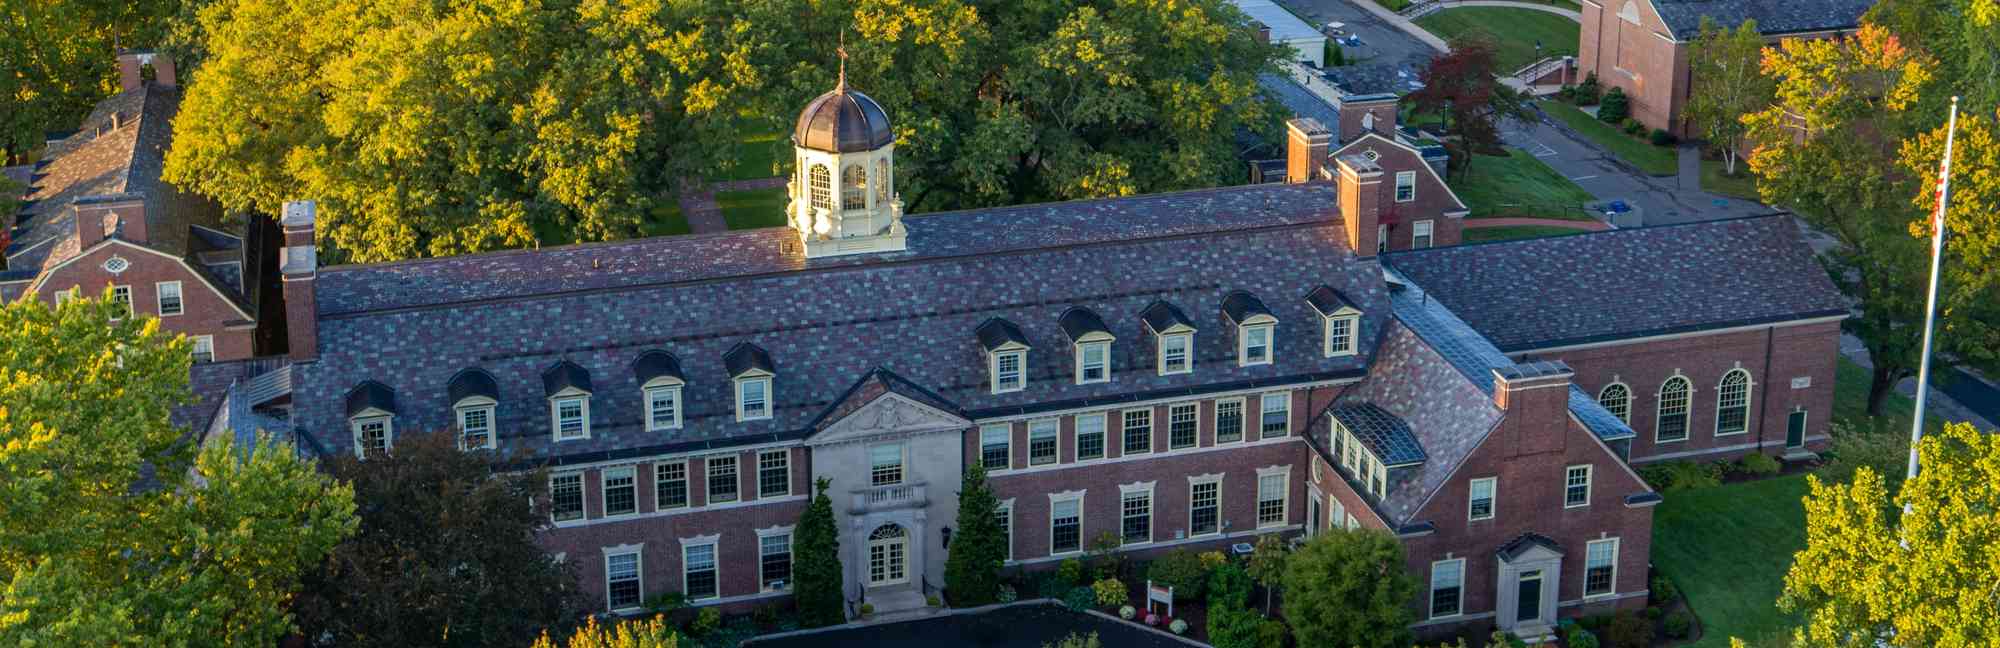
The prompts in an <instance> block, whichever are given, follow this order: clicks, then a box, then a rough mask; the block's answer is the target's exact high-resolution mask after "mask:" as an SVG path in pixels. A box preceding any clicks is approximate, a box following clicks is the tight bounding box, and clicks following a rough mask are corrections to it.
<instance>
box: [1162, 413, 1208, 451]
mask: <svg viewBox="0 0 2000 648" xmlns="http://www.w3.org/2000/svg"><path fill="white" fill-rule="evenodd" d="M1200 417H1201V406H1200V405H1198V404H1195V403H1185V404H1181V405H1174V406H1172V407H1169V408H1167V447H1168V448H1172V449H1175V450H1179V449H1181V448H1192V447H1194V444H1195V421H1196V420H1197V419H1199V418H1200Z"/></svg>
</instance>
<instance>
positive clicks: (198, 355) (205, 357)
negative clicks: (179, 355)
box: [188, 335, 215, 362]
mask: <svg viewBox="0 0 2000 648" xmlns="http://www.w3.org/2000/svg"><path fill="white" fill-rule="evenodd" d="M188 339H190V340H193V341H194V348H193V351H192V353H193V355H194V361H195V362H214V361H215V336H212V335H196V336H194V337H191V338H188Z"/></svg>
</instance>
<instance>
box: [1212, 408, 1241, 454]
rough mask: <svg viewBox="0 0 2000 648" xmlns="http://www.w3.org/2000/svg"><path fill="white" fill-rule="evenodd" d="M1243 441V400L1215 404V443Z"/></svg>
mask: <svg viewBox="0 0 2000 648" xmlns="http://www.w3.org/2000/svg"><path fill="white" fill-rule="evenodd" d="M1242 440H1243V399H1241V398H1238V399H1233V400H1225V401H1216V402H1215V442H1216V443H1234V442H1237V441H1242Z"/></svg>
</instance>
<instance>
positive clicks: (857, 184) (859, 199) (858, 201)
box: [840, 164, 868, 209]
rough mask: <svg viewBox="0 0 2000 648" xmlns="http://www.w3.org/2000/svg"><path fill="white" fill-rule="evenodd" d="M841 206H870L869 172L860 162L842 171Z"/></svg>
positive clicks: (853, 207)
mask: <svg viewBox="0 0 2000 648" xmlns="http://www.w3.org/2000/svg"><path fill="white" fill-rule="evenodd" d="M840 208H841V209H867V208H868V172H867V171H866V170H863V169H862V168H861V165H859V164H853V165H848V167H847V169H846V170H843V171H841V172H840Z"/></svg>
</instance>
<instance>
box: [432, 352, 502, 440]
mask: <svg viewBox="0 0 2000 648" xmlns="http://www.w3.org/2000/svg"><path fill="white" fill-rule="evenodd" d="M445 391H446V392H447V393H448V394H449V395H450V397H451V409H452V414H453V416H454V417H455V418H456V420H457V422H458V449H460V450H491V449H493V447H494V445H495V444H494V437H495V434H494V431H493V429H494V418H495V417H494V411H495V408H496V407H497V406H498V405H499V403H500V391H499V389H498V386H497V385H496V384H495V383H494V381H493V376H492V374H488V373H486V372H485V371H481V370H478V369H467V370H465V371H460V372H458V375H455V376H452V377H451V383H450V384H449V385H447V386H446V390H445Z"/></svg>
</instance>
